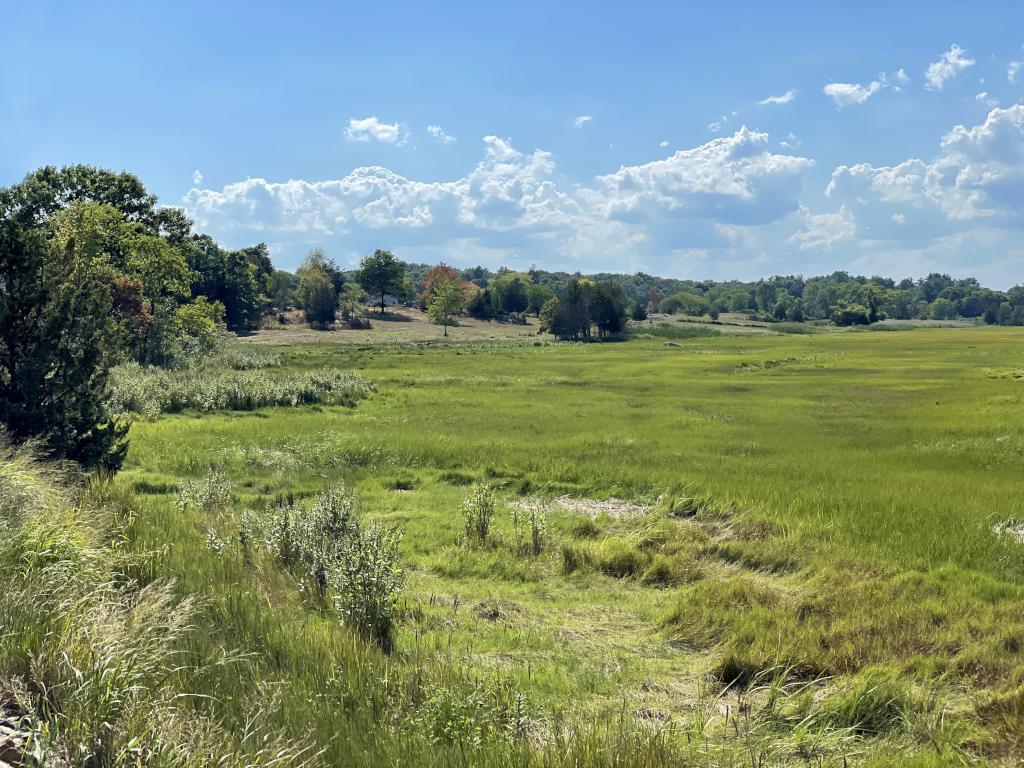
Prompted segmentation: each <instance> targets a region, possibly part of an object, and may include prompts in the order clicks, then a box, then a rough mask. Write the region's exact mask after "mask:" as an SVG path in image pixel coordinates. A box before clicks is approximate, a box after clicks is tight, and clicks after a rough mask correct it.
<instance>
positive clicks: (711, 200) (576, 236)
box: [184, 128, 812, 271]
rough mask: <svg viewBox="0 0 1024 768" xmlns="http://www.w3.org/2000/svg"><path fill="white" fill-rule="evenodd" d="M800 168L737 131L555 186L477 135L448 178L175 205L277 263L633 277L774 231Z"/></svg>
mask: <svg viewBox="0 0 1024 768" xmlns="http://www.w3.org/2000/svg"><path fill="white" fill-rule="evenodd" d="M811 165H812V161H811V160H809V159H807V158H802V157H796V156H793V155H786V154H779V153H775V152H772V151H771V150H770V149H769V147H768V136H767V135H766V134H763V133H757V132H754V131H750V130H748V129H747V128H742V129H740V130H739V131H737V132H736V133H735V134H734V135H732V136H723V137H720V138H716V139H713V140H712V141H709V142H707V143H706V144H703V145H700V146H698V147H694V148H692V149H685V150H680V151H678V152H675V153H673V154H671V155H669V156H668V157H666V158H664V159H660V160H654V161H652V162H649V163H643V164H640V165H633V166H624V167H622V168H619V169H618V170H617V171H615V172H613V173H610V174H606V175H603V176H597V177H595V178H594V179H592V181H591V182H590V183H589V184H584V185H565V186H564V187H563V185H562V184H561V183H559V182H558V177H557V176H556V174H555V161H554V159H553V157H552V155H551V154H550V153H549V152H545V151H543V150H540V149H535V150H533V151H532V152H523V151H520V150H518V149H516V148H515V147H514V146H513V145H512V143H511V142H510V141H509V140H507V139H503V138H499V137H496V136H487V137H485V138H484V139H483V159H482V160H481V161H480V162H478V163H477V164H476V165H475V166H474V167H473V168H472V169H471V170H470V171H469V172H468V173H466V174H465V175H464V176H462V177H460V178H457V179H455V180H453V181H421V180H416V179H410V178H407V177H405V176H402V175H400V174H397V173H395V172H393V171H391V170H388V169H387V168H383V167H380V166H371V167H365V168H357V169H355V170H353V171H352V172H351V173H349V174H347V175H346V176H344V177H342V178H339V179H327V180H322V181H306V180H302V179H292V180H289V181H280V182H276V181H268V180H266V179H260V178H258V179H246V180H244V181H238V182H234V183H231V184H228V185H226V186H224V187H222V188H221V189H192V190H190V191H189V192H188V194H187V195H186V196H185V198H184V205H185V208H186V209H187V211H188V213H189V215H190V216H191V217H192V218H193V219H194V220H195V221H196V224H197V227H198V228H199V229H201V230H204V231H208V232H210V233H211V234H212V235H214V236H215V237H217V238H218V239H221V240H222V241H223V242H225V243H226V244H228V245H231V246H232V247H238V245H242V244H245V243H247V242H249V241H252V240H254V239H262V240H267V241H271V242H275V243H283V244H284V245H283V246H282V250H280V251H279V253H282V254H284V256H283V257H284V258H286V259H291V260H297V258H298V255H299V252H301V251H304V250H307V249H308V248H309V247H311V244H321V245H324V246H325V247H330V246H331V243H332V242H334V243H339V244H343V245H344V247H345V248H348V249H359V250H360V251H362V250H368V249H372V248H374V247H382V244H388V245H390V246H392V247H395V248H396V249H401V248H407V249H408V248H412V249H414V252H415V253H416V254H417V258H422V259H424V260H430V259H434V258H436V259H440V258H447V259H448V260H454V259H455V258H456V256H457V255H459V254H461V258H462V259H463V260H465V261H466V262H467V263H469V261H472V262H473V263H490V264H492V265H497V264H500V263H506V264H515V263H518V262H517V261H516V260H517V259H524V260H526V259H528V260H529V261H532V260H535V259H536V260H541V261H543V262H544V263H545V264H548V265H552V266H558V267H561V268H567V267H571V268H573V269H575V268H577V267H580V266H586V265H587V264H590V265H591V268H593V269H596V268H598V267H601V266H607V265H608V261H607V260H608V259H614V260H617V261H616V263H617V264H619V265H620V266H622V267H623V268H624V269H625V268H628V270H629V271H635V270H636V269H641V268H653V264H652V263H653V262H657V260H658V259H662V258H668V256H669V255H670V254H673V253H676V252H677V251H680V250H694V249H699V250H702V251H706V252H707V253H709V254H715V253H722V254H733V255H734V254H736V252H737V249H738V248H740V247H741V246H740V245H738V244H741V243H744V244H745V243H749V242H752V240H753V239H754V238H751V237H748V236H747V235H745V234H744V232H745V231H747V230H750V231H754V230H758V229H760V228H763V227H766V226H775V225H783V224H784V220H785V219H786V218H787V217H788V216H789V215H790V214H792V213H793V212H795V211H797V210H799V207H800V204H799V195H800V192H801V190H802V187H803V181H802V176H803V172H804V170H805V169H807V168H809V167H810V166H811ZM743 247H746V246H743ZM350 252H351V251H350ZM638 254H646V258H647V259H648V261H644V262H641V261H639V260H638V259H639V258H641V257H638ZM732 257H734V258H735V256H732ZM726 258H730V256H726ZM529 261H527V262H526V263H529ZM751 263H753V262H751ZM751 268H753V267H751Z"/></svg>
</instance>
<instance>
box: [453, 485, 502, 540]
mask: <svg viewBox="0 0 1024 768" xmlns="http://www.w3.org/2000/svg"><path fill="white" fill-rule="evenodd" d="M459 509H460V511H461V512H462V519H463V520H464V521H465V524H466V540H467V541H475V542H476V543H478V544H483V543H486V542H487V539H488V537H489V536H490V532H491V519H492V518H493V517H494V491H492V490H491V489H490V487H488V486H486V485H474V486H473V490H472V491H470V494H469V496H467V497H466V498H465V499H463V500H462V504H461V506H460V507H459Z"/></svg>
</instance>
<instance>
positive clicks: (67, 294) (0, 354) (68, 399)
mask: <svg viewBox="0 0 1024 768" xmlns="http://www.w3.org/2000/svg"><path fill="white" fill-rule="evenodd" d="M31 200H32V198H31V197H29V198H26V197H23V196H22V195H20V194H19V193H18V191H17V190H13V191H12V190H3V191H2V192H0V421H2V422H3V425H4V427H5V428H6V429H7V431H8V432H9V433H10V434H11V435H12V436H13V437H14V438H15V439H16V440H27V439H36V440H38V441H40V443H41V444H42V445H43V446H45V447H46V449H48V450H49V452H50V453H52V454H53V455H54V456H57V457H61V458H68V459H73V460H75V461H78V462H80V463H82V464H83V465H85V466H88V467H102V468H106V469H110V470H114V469H117V468H118V467H119V466H120V464H121V462H122V460H123V458H124V453H125V450H126V448H127V444H126V442H125V432H126V427H124V426H120V425H117V424H115V423H113V422H112V420H111V419H110V418H109V416H108V414H107V413H106V410H105V407H104V397H105V389H106V383H107V374H108V371H109V368H110V366H111V364H112V363H113V362H114V360H115V355H116V349H115V345H114V339H116V337H117V334H116V328H115V321H114V317H113V314H112V312H111V310H112V306H113V305H112V298H111V289H110V282H109V279H108V276H107V274H106V270H107V269H108V266H107V264H106V263H105V259H104V258H103V254H102V252H101V251H99V250H98V247H99V245H100V244H101V243H102V238H100V237H97V228H98V227H101V226H102V221H103V220H104V218H105V215H106V207H105V206H99V205H95V204H84V203H74V204H72V205H71V206H70V207H68V208H67V209H65V210H63V211H56V210H54V211H49V210H48V211H46V212H44V211H42V210H41V209H40V208H38V207H36V206H34V205H33V204H32V202H31Z"/></svg>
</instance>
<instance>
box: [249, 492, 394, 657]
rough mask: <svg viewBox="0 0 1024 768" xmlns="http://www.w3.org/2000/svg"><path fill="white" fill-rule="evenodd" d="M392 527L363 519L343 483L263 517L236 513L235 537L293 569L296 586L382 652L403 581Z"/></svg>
mask: <svg viewBox="0 0 1024 768" xmlns="http://www.w3.org/2000/svg"><path fill="white" fill-rule="evenodd" d="M400 541H401V536H400V534H399V533H398V532H397V531H396V530H394V529H390V528H385V527H383V526H380V525H378V524H375V523H369V524H366V523H363V522H362V521H361V520H360V518H359V514H358V511H357V502H356V497H355V495H354V494H352V493H351V492H350V491H349V490H348V489H347V488H346V487H345V486H344V485H336V486H334V487H332V488H330V489H328V490H327V491H325V492H324V493H321V494H318V495H317V496H316V497H314V499H313V503H312V504H311V505H310V507H309V508H308V509H307V508H305V507H303V506H301V505H299V504H296V503H293V502H287V501H285V502H282V503H280V504H278V505H277V506H276V507H271V508H270V509H269V510H268V511H267V513H266V514H265V515H263V516H258V515H255V514H253V513H248V514H245V515H243V516H242V518H241V524H240V528H239V542H240V544H241V545H242V547H243V551H244V552H245V553H246V554H250V553H251V548H253V547H255V546H256V545H259V546H261V547H262V548H264V549H265V550H267V551H269V552H270V553H272V554H273V555H274V557H275V558H276V559H277V560H278V561H279V562H280V563H281V564H282V565H283V566H285V567H287V568H289V569H293V570H294V569H297V570H299V572H300V575H301V579H302V584H303V588H309V589H311V590H312V591H313V592H314V593H315V594H316V595H317V596H318V597H320V598H324V597H328V596H329V597H330V599H331V600H332V602H333V604H334V607H335V609H336V610H337V611H338V615H339V616H340V618H341V620H342V623H344V624H345V625H346V626H349V627H351V628H352V629H353V630H355V631H356V632H357V633H358V634H359V635H360V636H362V637H363V638H365V639H367V640H370V641H373V642H375V643H377V645H379V646H380V648H381V649H382V650H384V651H385V652H389V651H390V650H391V648H392V646H393V643H394V628H395V623H396V617H397V613H398V599H399V597H400V595H401V591H402V587H403V585H404V581H405V574H404V571H403V569H402V565H401V557H400V554H399V550H398V547H399V543H400Z"/></svg>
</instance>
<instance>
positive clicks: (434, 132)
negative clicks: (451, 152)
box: [427, 125, 458, 144]
mask: <svg viewBox="0 0 1024 768" xmlns="http://www.w3.org/2000/svg"><path fill="white" fill-rule="evenodd" d="M427 133H429V134H430V135H431V136H433V137H434V138H435V139H437V140H438V141H439V142H440V143H441V144H454V143H455V142H456V141H458V139H456V138H455V137H454V136H449V135H448V134H447V133H445V132H444V128H442V127H441V126H440V125H428V126H427Z"/></svg>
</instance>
